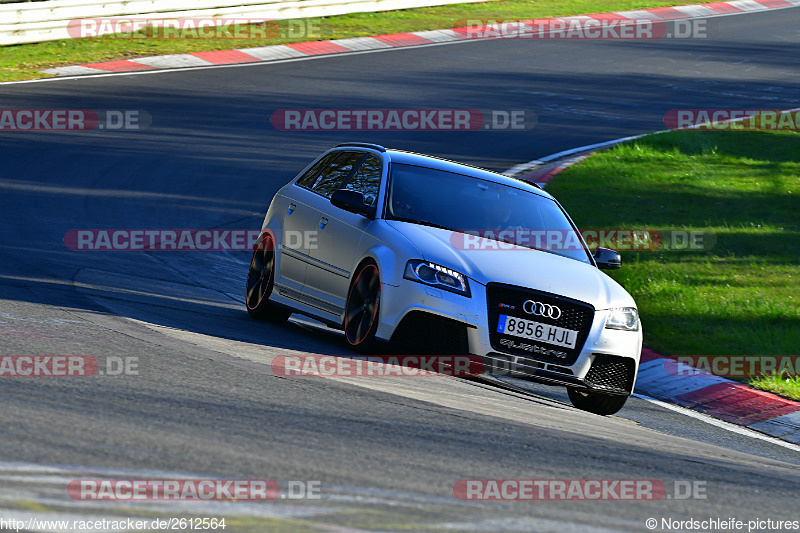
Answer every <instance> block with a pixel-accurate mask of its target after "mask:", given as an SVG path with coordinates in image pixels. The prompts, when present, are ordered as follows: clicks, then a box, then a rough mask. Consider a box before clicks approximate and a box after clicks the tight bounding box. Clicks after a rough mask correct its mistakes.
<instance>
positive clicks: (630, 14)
mask: <svg viewBox="0 0 800 533" xmlns="http://www.w3.org/2000/svg"><path fill="white" fill-rule="evenodd" d="M616 14H617V15H621V16H623V17H627V18H629V19H633V20H636V19H648V20H653V19H656V20H658V19H659V16H658V15H655V14H653V13H650V12H649V11H645V10H644V9H634V10H631V11H617V12H616Z"/></svg>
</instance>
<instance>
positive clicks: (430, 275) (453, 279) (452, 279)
mask: <svg viewBox="0 0 800 533" xmlns="http://www.w3.org/2000/svg"><path fill="white" fill-rule="evenodd" d="M403 277H404V278H406V279H409V280H411V281H416V282H417V283H424V284H425V285H430V286H431V287H436V288H437V289H444V290H446V291H450V292H454V293H456V294H461V295H462V296H466V297H467V298H469V297H470V296H471V294H470V292H469V282H468V281H467V276H465V275H464V274H462V273H460V272H456V271H455V270H451V269H449V268H447V267H443V266H442V265H437V264H436V263H431V262H430V261H424V260H422V259H412V260H411V261H409V262H408V263H406V271H405V273H404V274H403Z"/></svg>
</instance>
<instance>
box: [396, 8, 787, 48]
mask: <svg viewBox="0 0 800 533" xmlns="http://www.w3.org/2000/svg"><path fill="white" fill-rule="evenodd" d="M797 1H798V2H800V0H797ZM411 33H412V34H414V35H416V36H417V37H422V38H423V39H428V40H429V41H433V42H435V43H445V42H449V41H458V40H460V39H461V35H460V34H458V33H456V32H455V31H453V30H427V31H412V32H411Z"/></svg>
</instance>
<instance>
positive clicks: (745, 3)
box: [728, 0, 774, 11]
mask: <svg viewBox="0 0 800 533" xmlns="http://www.w3.org/2000/svg"><path fill="white" fill-rule="evenodd" d="M728 4H730V5H732V6H733V7H738V8H739V9H744V10H745V11H763V10H765V9H774V8H769V7H767V6H765V5H762V4H759V3H758V2H756V1H754V0H733V1H731V2H728Z"/></svg>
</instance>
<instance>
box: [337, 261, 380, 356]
mask: <svg viewBox="0 0 800 533" xmlns="http://www.w3.org/2000/svg"><path fill="white" fill-rule="evenodd" d="M380 304H381V277H380V273H379V272H378V265H376V264H375V263H372V262H368V263H364V264H362V265H361V267H359V269H358V271H357V272H356V275H355V276H354V277H353V283H352V284H351V285H350V291H349V292H348V294H347V304H346V305H345V313H344V336H345V339H347V344H349V345H350V348H352V349H353V350H355V351H357V352H361V353H366V352H369V351H370V350H373V349H374V348H375V346H376V341H375V333H376V332H377V331H378V312H379V311H380Z"/></svg>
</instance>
